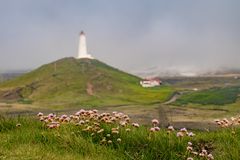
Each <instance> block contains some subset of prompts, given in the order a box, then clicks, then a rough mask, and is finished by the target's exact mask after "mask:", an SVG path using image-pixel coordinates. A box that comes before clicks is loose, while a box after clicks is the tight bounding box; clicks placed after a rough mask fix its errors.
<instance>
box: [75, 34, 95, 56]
mask: <svg viewBox="0 0 240 160" xmlns="http://www.w3.org/2000/svg"><path fill="white" fill-rule="evenodd" d="M77 58H79V59H80V58H89V59H93V57H92V56H91V55H90V54H88V52H87V42H86V36H85V33H84V32H83V31H81V33H80V35H79V46H78V57H77Z"/></svg>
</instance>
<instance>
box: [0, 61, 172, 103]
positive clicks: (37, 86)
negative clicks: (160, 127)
mask: <svg viewBox="0 0 240 160" xmlns="http://www.w3.org/2000/svg"><path fill="white" fill-rule="evenodd" d="M139 80H140V78H139V77H137V76H134V75H131V74H128V73H125V72H123V71H120V70H118V69H116V68H113V67H111V66H109V65H107V64H105V63H103V62H100V61H99V60H96V59H75V58H72V57H70V58H63V59H60V60H57V61H55V62H52V63H49V64H45V65H43V66H41V67H39V68H38V69H36V70H33V71H31V72H29V73H26V74H24V75H22V76H20V77H17V78H15V79H12V80H9V81H5V82H3V83H1V84H0V99H1V101H8V102H9V101H10V102H12V101H18V102H22V103H35V104H41V105H44V106H77V105H92V106H98V105H120V104H132V103H154V102H160V101H164V100H166V99H167V98H168V97H169V96H170V95H171V94H172V89H170V88H169V87H167V86H161V87H157V88H153V89H145V88H142V87H141V86H140V85H139Z"/></svg>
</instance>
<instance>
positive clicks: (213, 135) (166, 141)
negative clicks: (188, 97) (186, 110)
mask: <svg viewBox="0 0 240 160" xmlns="http://www.w3.org/2000/svg"><path fill="white" fill-rule="evenodd" d="M18 123H20V124H21V126H20V127H16V124H18ZM101 127H102V128H104V129H105V131H106V132H104V133H103V135H100V136H92V135H91V134H90V133H88V132H84V131H82V129H81V127H79V126H75V125H74V124H71V123H70V124H63V125H61V126H60V127H59V128H58V129H48V128H47V127H46V125H44V124H43V123H42V122H40V121H38V120H37V119H36V118H33V117H14V118H5V117H1V118H0V139H1V141H0V159H9V160H12V159H53V160H54V159H58V160H59V159H60V160H61V159H70V160H71V159H91V160H92V159H93V160H94V159H95V160H105V159H106V160H107V159H116V160H117V159H119V160H121V159H129V160H131V159H134V160H135V159H138V160H149V159H161V160H169V159H171V160H177V159H178V160H179V159H186V158H187V157H189V156H192V155H190V154H189V152H187V150H186V146H187V143H188V141H191V142H192V143H193V148H194V150H199V149H200V148H201V146H205V147H208V149H209V150H211V153H212V154H213V155H214V157H215V159H218V160H226V159H238V158H239V156H240V155H239V154H240V149H239V146H240V129H239V128H235V129H234V131H235V133H234V134H233V133H232V131H233V130H232V129H229V128H227V129H220V130H216V131H212V132H203V131H195V132H194V133H196V136H195V137H182V138H179V137H176V132H172V133H170V134H167V131H166V129H161V130H160V131H159V132H154V133H150V132H149V126H140V128H134V127H129V128H131V131H130V132H125V131H124V128H121V127H120V133H119V135H118V136H112V135H111V140H112V141H113V143H112V144H104V145H101V144H100V143H99V140H100V138H101V137H102V136H106V134H107V133H108V132H109V131H110V130H111V128H112V127H116V124H112V125H105V124H101ZM118 137H120V138H121V140H122V141H121V142H120V143H118V142H116V139H117V138H118ZM195 159H199V158H195Z"/></svg>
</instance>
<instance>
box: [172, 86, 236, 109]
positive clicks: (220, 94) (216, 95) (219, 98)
mask: <svg viewBox="0 0 240 160" xmlns="http://www.w3.org/2000/svg"><path fill="white" fill-rule="evenodd" d="M239 94H240V87H225V88H212V89H207V90H202V91H196V92H190V93H186V94H183V95H182V96H181V97H180V98H179V99H177V100H176V102H174V104H175V105H185V104H188V103H194V104H201V105H226V104H231V103H235V102H236V100H237V98H238V95H239Z"/></svg>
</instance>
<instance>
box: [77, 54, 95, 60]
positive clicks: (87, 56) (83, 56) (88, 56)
mask: <svg viewBox="0 0 240 160" xmlns="http://www.w3.org/2000/svg"><path fill="white" fill-rule="evenodd" d="M77 58H78V59H81V58H88V59H94V58H93V57H92V56H91V55H90V54H86V55H80V56H78V57H77Z"/></svg>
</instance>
